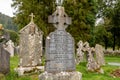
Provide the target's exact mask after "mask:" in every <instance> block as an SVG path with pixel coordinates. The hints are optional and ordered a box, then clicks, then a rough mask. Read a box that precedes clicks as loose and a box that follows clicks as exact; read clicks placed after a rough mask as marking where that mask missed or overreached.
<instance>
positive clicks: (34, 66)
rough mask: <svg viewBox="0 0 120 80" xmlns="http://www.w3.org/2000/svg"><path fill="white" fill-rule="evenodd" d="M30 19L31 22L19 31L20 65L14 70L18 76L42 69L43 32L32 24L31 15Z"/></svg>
mask: <svg viewBox="0 0 120 80" xmlns="http://www.w3.org/2000/svg"><path fill="white" fill-rule="evenodd" d="M31 17H32V18H31V22H30V23H29V24H28V25H27V26H25V27H24V28H22V29H21V30H20V53H19V58H20V63H19V67H18V68H17V69H16V71H17V72H18V74H19V75H24V74H26V73H29V72H34V71H40V70H41V68H43V67H41V63H42V60H41V59H42V38H43V32H42V31H41V30H39V29H38V27H37V25H36V24H34V22H33V17H34V15H33V14H31Z"/></svg>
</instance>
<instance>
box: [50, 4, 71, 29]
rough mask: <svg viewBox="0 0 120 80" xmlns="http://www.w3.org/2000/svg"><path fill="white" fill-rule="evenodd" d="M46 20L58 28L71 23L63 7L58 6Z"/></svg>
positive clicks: (63, 27)
mask: <svg viewBox="0 0 120 80" xmlns="http://www.w3.org/2000/svg"><path fill="white" fill-rule="evenodd" d="M48 22H49V23H52V24H53V25H54V26H55V27H56V28H57V29H58V30H65V29H66V28H67V26H68V25H70V24H71V18H70V17H68V15H67V14H66V13H65V11H64V7H61V6H58V7H57V10H56V11H55V12H54V13H53V14H52V15H50V16H49V17H48Z"/></svg>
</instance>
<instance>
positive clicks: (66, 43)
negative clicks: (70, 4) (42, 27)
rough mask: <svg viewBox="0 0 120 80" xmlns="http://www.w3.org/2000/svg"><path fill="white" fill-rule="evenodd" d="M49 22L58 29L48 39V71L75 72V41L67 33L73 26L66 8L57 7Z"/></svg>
mask: <svg viewBox="0 0 120 80" xmlns="http://www.w3.org/2000/svg"><path fill="white" fill-rule="evenodd" d="M48 22H49V23H53V25H54V26H55V27H56V28H57V29H56V30H55V31H54V32H52V33H50V34H49V36H48V37H47V39H46V71H47V72H51V73H54V72H61V71H75V59H74V39H73V37H72V36H71V35H70V34H69V33H68V32H66V31H65V29H66V28H67V26H68V25H70V24H71V18H70V17H68V15H67V14H66V13H65V11H64V7H62V6H57V9H56V11H55V12H54V13H53V14H52V15H51V16H49V17H48Z"/></svg>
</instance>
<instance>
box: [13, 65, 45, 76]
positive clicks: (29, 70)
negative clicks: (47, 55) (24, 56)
mask: <svg viewBox="0 0 120 80" xmlns="http://www.w3.org/2000/svg"><path fill="white" fill-rule="evenodd" d="M15 71H16V72H17V73H18V75H19V76H22V75H26V74H30V73H35V72H39V71H44V66H36V67H18V68H15Z"/></svg>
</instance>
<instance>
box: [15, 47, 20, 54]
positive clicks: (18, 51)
mask: <svg viewBox="0 0 120 80" xmlns="http://www.w3.org/2000/svg"><path fill="white" fill-rule="evenodd" d="M14 52H15V54H17V55H18V54H19V53H20V46H19V45H18V46H15V49H14Z"/></svg>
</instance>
